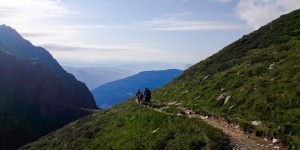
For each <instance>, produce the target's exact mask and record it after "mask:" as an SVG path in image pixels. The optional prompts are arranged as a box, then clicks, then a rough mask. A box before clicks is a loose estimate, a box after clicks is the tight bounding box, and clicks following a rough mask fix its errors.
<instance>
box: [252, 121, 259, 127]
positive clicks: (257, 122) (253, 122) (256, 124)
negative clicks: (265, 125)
mask: <svg viewBox="0 0 300 150" xmlns="http://www.w3.org/2000/svg"><path fill="white" fill-rule="evenodd" d="M252 124H253V125H255V126H259V125H261V121H257V120H256V121H252Z"/></svg>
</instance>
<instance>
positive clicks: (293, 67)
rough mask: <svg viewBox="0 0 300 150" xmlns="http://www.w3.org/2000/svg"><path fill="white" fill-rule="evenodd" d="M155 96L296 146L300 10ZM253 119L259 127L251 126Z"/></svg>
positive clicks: (298, 139) (299, 119) (245, 38)
mask: <svg viewBox="0 0 300 150" xmlns="http://www.w3.org/2000/svg"><path fill="white" fill-rule="evenodd" d="M154 98H155V99H156V100H157V101H159V102H160V103H161V102H162V103H167V102H170V101H177V102H181V103H182V105H184V106H186V107H189V108H192V109H194V110H195V111H197V112H199V113H209V114H213V115H217V116H223V117H225V118H227V119H228V120H231V121H233V122H236V123H239V124H240V126H241V127H242V128H243V129H244V130H245V131H249V132H253V133H255V134H257V135H259V136H267V137H280V138H281V139H283V141H284V142H288V143H290V144H292V145H294V146H296V147H298V148H300V123H299V122H300V10H297V11H294V12H292V13H290V14H287V15H284V16H281V17H280V18H279V19H277V20H275V21H273V22H271V23H269V24H267V25H265V26H263V27H261V28H260V29H259V30H257V31H255V32H253V33H251V34H249V35H246V36H243V37H242V38H241V39H239V40H237V41H236V42H234V43H232V44H230V45H228V46H227V47H225V48H224V49H222V50H221V51H219V52H218V53H216V54H214V55H212V56H211V57H209V58H207V59H206V60H203V61H201V62H199V63H198V64H196V65H194V66H192V67H191V68H189V69H188V70H186V71H185V72H184V73H183V74H182V75H181V76H179V77H178V78H177V79H175V80H174V81H172V82H171V83H169V84H168V85H166V86H165V87H163V88H161V89H159V90H156V92H154ZM226 99H227V100H226ZM255 120H257V121H261V122H262V124H261V125H259V126H254V125H252V124H251V122H252V121H255Z"/></svg>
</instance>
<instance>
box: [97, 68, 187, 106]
mask: <svg viewBox="0 0 300 150" xmlns="http://www.w3.org/2000/svg"><path fill="white" fill-rule="evenodd" d="M181 73H182V71H181V70H177V69H169V70H160V71H144V72H140V73H138V74H136V75H133V76H130V77H127V78H124V79H120V80H117V81H113V82H110V83H106V84H104V85H101V86H99V87H97V88H95V89H94V90H92V93H93V95H94V98H95V99H96V103H97V105H98V106H99V107H101V108H108V107H111V106H113V105H115V104H117V103H120V102H122V101H124V100H126V99H128V98H130V97H132V96H134V95H135V93H136V92H137V89H141V90H142V91H143V90H144V88H145V87H146V86H147V87H148V88H150V89H152V90H153V89H155V88H158V87H161V86H163V85H164V84H166V83H168V82H169V81H171V80H172V79H174V78H176V77H177V76H179V75H180V74H181Z"/></svg>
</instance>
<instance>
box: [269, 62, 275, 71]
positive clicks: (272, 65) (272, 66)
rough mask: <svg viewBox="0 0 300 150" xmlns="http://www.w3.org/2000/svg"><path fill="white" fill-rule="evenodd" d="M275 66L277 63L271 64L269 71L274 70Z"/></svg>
mask: <svg viewBox="0 0 300 150" xmlns="http://www.w3.org/2000/svg"><path fill="white" fill-rule="evenodd" d="M274 65H275V62H273V63H272V64H270V66H269V70H271V69H273V68H274Z"/></svg>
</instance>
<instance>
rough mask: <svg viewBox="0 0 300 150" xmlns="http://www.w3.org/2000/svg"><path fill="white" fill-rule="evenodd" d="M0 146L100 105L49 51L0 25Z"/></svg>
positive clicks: (17, 144) (35, 135) (47, 129)
mask: <svg viewBox="0 0 300 150" xmlns="http://www.w3.org/2000/svg"><path fill="white" fill-rule="evenodd" d="M0 70H1V72H0V145H1V147H0V149H5V150H9V149H16V148H18V147H20V146H22V145H24V144H26V143H28V142H31V141H33V140H36V139H38V138H39V137H41V136H43V135H46V134H48V133H50V132H51V131H54V130H56V129H58V128H61V127H62V126H64V125H66V124H68V123H70V122H71V121H74V120H76V119H78V118H80V117H83V116H86V115H88V114H90V112H88V111H86V110H84V109H82V108H86V109H98V107H97V106H96V103H95V101H94V98H93V96H92V94H91V93H90V91H89V90H88V88H87V87H86V86H85V84H83V83H82V82H80V81H77V80H76V78H75V77H74V76H73V75H71V74H69V73H67V72H66V71H65V70H64V69H63V68H62V67H61V66H60V65H59V64H58V63H57V61H56V60H55V59H54V58H53V57H52V56H51V55H50V53H49V52H48V51H47V50H45V49H44V48H42V47H36V46H34V45H32V44H31V43H30V42H29V41H27V40H25V39H24V38H23V37H22V36H21V35H20V34H19V33H18V32H17V31H16V30H14V29H12V28H11V27H9V26H6V25H1V26H0Z"/></svg>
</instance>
